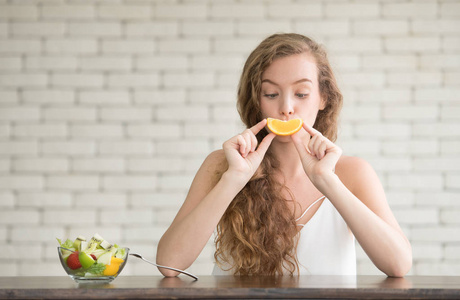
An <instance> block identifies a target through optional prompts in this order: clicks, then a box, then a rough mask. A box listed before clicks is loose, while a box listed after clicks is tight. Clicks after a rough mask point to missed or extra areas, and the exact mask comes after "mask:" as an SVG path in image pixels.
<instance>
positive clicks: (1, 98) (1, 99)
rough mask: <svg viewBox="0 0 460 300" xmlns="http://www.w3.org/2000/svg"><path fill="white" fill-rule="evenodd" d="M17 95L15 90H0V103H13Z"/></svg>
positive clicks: (17, 98) (17, 100)
mask: <svg viewBox="0 0 460 300" xmlns="http://www.w3.org/2000/svg"><path fill="white" fill-rule="evenodd" d="M18 102H19V97H18V92H16V91H6V90H5V91H0V103H1V104H2V105H3V104H13V103H15V104H16V103H18Z"/></svg>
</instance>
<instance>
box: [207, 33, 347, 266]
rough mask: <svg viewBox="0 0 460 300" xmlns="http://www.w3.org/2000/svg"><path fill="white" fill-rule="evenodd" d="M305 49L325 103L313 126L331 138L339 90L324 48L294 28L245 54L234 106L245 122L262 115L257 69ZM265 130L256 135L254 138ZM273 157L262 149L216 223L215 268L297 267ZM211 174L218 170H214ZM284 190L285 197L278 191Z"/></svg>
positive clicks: (293, 231) (291, 222) (292, 229)
mask: <svg viewBox="0 0 460 300" xmlns="http://www.w3.org/2000/svg"><path fill="white" fill-rule="evenodd" d="M301 53H308V54H309V55H311V56H312V57H313V58H314V59H315V62H316V65H317V68H318V83H319V91H320V95H321V98H322V99H323V101H325V108H324V109H323V110H320V111H319V112H318V115H317V118H316V121H315V124H314V125H313V127H314V128H315V129H317V130H318V131H320V132H321V133H322V134H323V135H324V136H326V137H327V138H329V139H330V140H331V141H335V140H336V138H337V123H338V116H339V112H340V109H341V106H342V94H341V92H340V90H339V88H338V86H337V82H336V79H335V77H334V74H333V72H332V68H331V66H330V64H329V61H328V58H327V54H326V51H325V50H324V48H323V47H322V46H321V45H320V44H318V43H316V42H315V41H313V40H312V39H310V38H308V37H306V36H303V35H300V34H295V33H286V34H274V35H272V36H270V37H268V38H266V39H265V40H264V41H262V43H260V45H259V46H257V48H256V49H255V50H254V51H253V52H252V53H251V54H250V55H249V57H248V59H247V61H246V63H245V65H244V68H243V72H242V75H241V78H240V82H239V87H238V102H237V108H238V112H239V114H240V117H241V120H242V121H243V123H244V124H245V125H246V126H247V128H250V127H252V126H254V125H255V124H257V123H258V122H260V121H261V120H262V114H261V111H260V103H259V101H260V94H261V85H262V74H263V73H264V71H265V70H266V69H267V68H268V66H270V64H271V63H272V62H273V61H274V60H276V59H278V58H281V57H286V56H290V55H294V54H301ZM267 134H268V132H267V131H266V130H265V129H264V130H262V131H261V132H259V134H258V135H257V139H258V141H259V142H260V141H261V140H262V139H263V138H264V137H265V136H266V135H267ZM278 168H279V162H278V161H277V159H276V158H275V157H274V156H273V154H272V153H271V151H270V149H268V151H267V153H266V155H265V157H264V159H263V160H262V163H261V165H260V166H259V168H258V169H257V171H256V173H255V174H254V176H253V177H252V178H251V180H250V181H249V182H248V183H247V184H246V186H245V187H244V188H243V189H242V190H241V191H240V192H239V193H238V195H237V196H236V197H235V199H233V201H232V202H231V204H230V205H229V207H228V208H227V210H226V212H225V213H224V215H223V216H222V218H221V220H220V222H219V224H218V226H217V236H216V240H215V242H216V252H215V254H214V257H215V259H216V262H217V263H218V264H219V265H220V267H221V268H225V266H229V268H228V269H229V270H231V271H232V272H233V273H234V274H235V275H256V274H257V275H281V274H283V273H285V272H288V273H289V274H291V275H292V274H294V273H295V272H296V271H298V269H299V266H298V263H297V259H296V257H297V253H296V248H297V238H296V236H297V232H298V228H297V225H296V222H295V217H294V214H293V212H292V210H291V209H289V206H288V204H287V202H288V201H292V200H294V199H293V198H294V197H293V195H292V193H290V192H289V190H288V189H287V187H286V186H285V185H284V183H283V182H279V180H278V179H277V178H276V177H275V174H277V170H278ZM217 176H220V175H219V174H218V175H217ZM286 194H287V195H290V198H291V199H286V197H285V196H284V195H286Z"/></svg>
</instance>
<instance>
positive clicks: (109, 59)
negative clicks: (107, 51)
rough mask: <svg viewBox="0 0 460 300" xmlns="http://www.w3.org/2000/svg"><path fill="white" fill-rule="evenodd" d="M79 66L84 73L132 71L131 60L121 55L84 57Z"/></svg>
mask: <svg viewBox="0 0 460 300" xmlns="http://www.w3.org/2000/svg"><path fill="white" fill-rule="evenodd" d="M78 65H79V67H80V69H81V70H83V71H130V70H131V69H132V62H131V58H130V57H128V56H121V55H117V56H108V55H105V56H103V57H100V56H99V57H82V58H80V59H79V64H78Z"/></svg>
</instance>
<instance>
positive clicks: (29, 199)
mask: <svg viewBox="0 0 460 300" xmlns="http://www.w3.org/2000/svg"><path fill="white" fill-rule="evenodd" d="M16 203H17V205H18V207H34V208H48V207H62V208H68V207H70V206H71V205H72V196H71V194H70V193H63V192H39V193H37V192H30V193H20V194H18V196H17V199H16Z"/></svg>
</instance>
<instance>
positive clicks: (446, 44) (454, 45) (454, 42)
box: [441, 36, 460, 51]
mask: <svg viewBox="0 0 460 300" xmlns="http://www.w3.org/2000/svg"><path fill="white" fill-rule="evenodd" d="M441 48H442V49H444V50H445V51H458V50H459V49H460V37H457V36H446V37H443V38H441Z"/></svg>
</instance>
